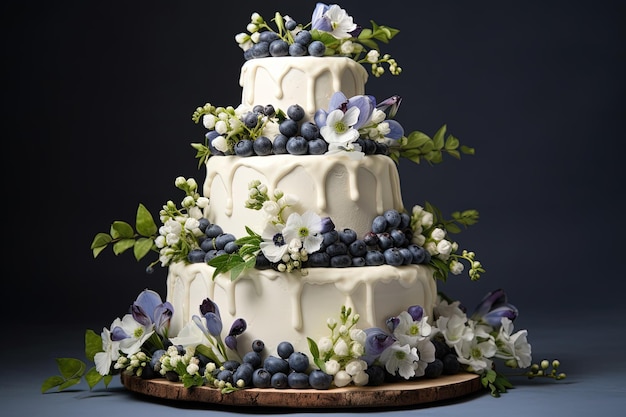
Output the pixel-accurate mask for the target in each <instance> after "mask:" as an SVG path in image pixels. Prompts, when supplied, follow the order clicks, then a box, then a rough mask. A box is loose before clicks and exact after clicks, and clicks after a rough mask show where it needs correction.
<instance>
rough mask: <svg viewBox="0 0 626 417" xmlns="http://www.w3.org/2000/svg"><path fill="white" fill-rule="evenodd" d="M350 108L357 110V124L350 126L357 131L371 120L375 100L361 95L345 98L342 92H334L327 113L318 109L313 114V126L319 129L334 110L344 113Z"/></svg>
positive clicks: (324, 124)
mask: <svg viewBox="0 0 626 417" xmlns="http://www.w3.org/2000/svg"><path fill="white" fill-rule="evenodd" d="M351 107H356V108H358V109H359V117H358V118H357V122H356V123H355V124H354V125H353V126H352V128H354V129H357V130H358V129H360V128H361V127H363V126H364V125H365V124H366V123H367V122H368V121H369V120H370V119H371V117H372V112H373V111H374V109H375V108H376V99H375V98H374V97H373V96H363V95H359V96H354V97H351V98H347V97H346V96H345V94H343V93H342V92H336V93H334V94H333V95H332V96H331V98H330V101H329V103H328V111H326V110H324V109H319V110H317V111H316V112H315V116H314V120H315V124H317V125H318V126H319V127H320V128H321V127H323V126H326V118H327V117H328V114H329V113H331V112H333V111H334V110H341V111H343V112H344V113H345V112H346V111H348V109H349V108H351Z"/></svg>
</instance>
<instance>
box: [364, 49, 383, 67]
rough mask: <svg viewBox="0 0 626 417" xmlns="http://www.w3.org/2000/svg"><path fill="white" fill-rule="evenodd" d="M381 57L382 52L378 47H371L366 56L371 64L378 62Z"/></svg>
mask: <svg viewBox="0 0 626 417" xmlns="http://www.w3.org/2000/svg"><path fill="white" fill-rule="evenodd" d="M379 58H380V53H379V52H378V51H377V50H376V49H371V50H370V51H369V52H368V53H367V57H366V59H367V62H369V63H370V64H375V63H377V62H378V59H379Z"/></svg>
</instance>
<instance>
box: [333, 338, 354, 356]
mask: <svg viewBox="0 0 626 417" xmlns="http://www.w3.org/2000/svg"><path fill="white" fill-rule="evenodd" d="M333 352H335V355H337V356H348V355H349V353H350V348H349V347H348V344H347V343H346V341H345V340H343V339H339V340H338V341H337V343H335V346H334V347H333Z"/></svg>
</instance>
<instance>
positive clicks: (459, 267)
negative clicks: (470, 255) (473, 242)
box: [449, 260, 465, 275]
mask: <svg viewBox="0 0 626 417" xmlns="http://www.w3.org/2000/svg"><path fill="white" fill-rule="evenodd" d="M449 267H450V272H451V273H452V275H459V274H460V273H461V272H463V269H464V268H465V266H464V265H463V264H462V263H461V262H459V261H456V260H452V261H450V265H449Z"/></svg>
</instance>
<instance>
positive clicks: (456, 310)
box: [433, 299, 467, 322]
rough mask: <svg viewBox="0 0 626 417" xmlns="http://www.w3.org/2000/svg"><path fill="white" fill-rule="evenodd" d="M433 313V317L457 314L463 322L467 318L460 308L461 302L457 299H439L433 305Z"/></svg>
mask: <svg viewBox="0 0 626 417" xmlns="http://www.w3.org/2000/svg"><path fill="white" fill-rule="evenodd" d="M433 313H434V314H435V317H441V316H443V317H451V316H459V317H462V318H463V322H465V320H466V319H467V317H466V315H465V313H464V312H463V310H461V302H460V301H458V300H457V301H453V302H451V303H448V302H447V301H446V300H444V299H439V301H438V303H437V305H435V308H434V309H433Z"/></svg>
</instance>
